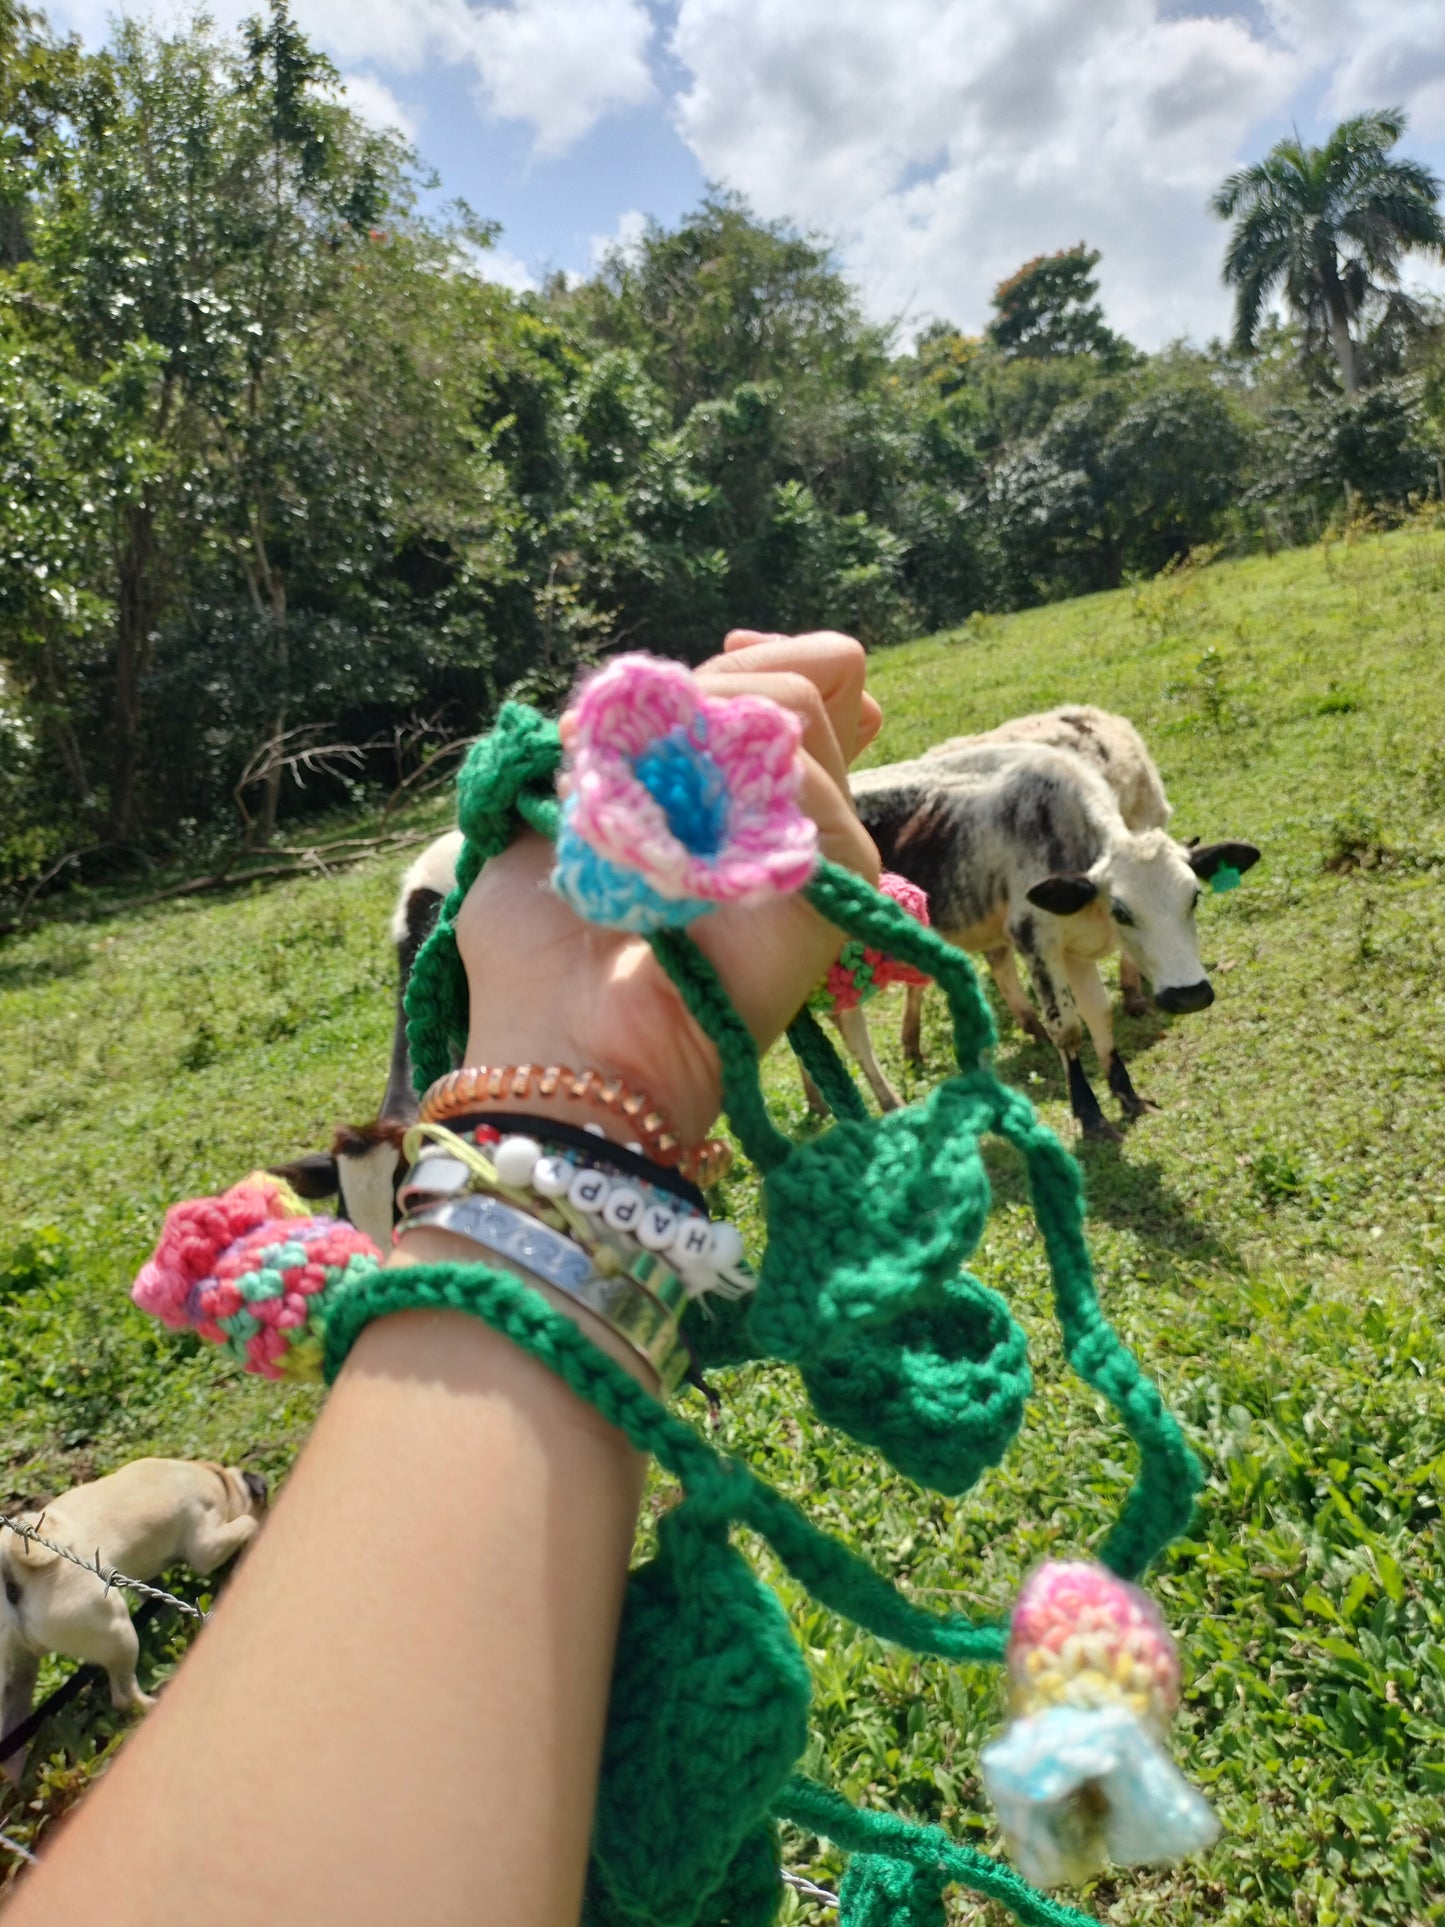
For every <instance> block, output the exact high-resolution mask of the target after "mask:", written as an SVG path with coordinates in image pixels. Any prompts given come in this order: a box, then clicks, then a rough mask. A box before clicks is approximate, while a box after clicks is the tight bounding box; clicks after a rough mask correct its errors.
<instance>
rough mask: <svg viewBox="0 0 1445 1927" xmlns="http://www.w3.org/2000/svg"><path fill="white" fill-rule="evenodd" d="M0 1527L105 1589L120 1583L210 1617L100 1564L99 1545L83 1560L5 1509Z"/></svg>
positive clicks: (189, 1614)
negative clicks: (90, 1575)
mask: <svg viewBox="0 0 1445 1927" xmlns="http://www.w3.org/2000/svg"><path fill="white" fill-rule="evenodd" d="M44 1523H45V1514H44V1513H43V1512H42V1513H41V1515H40V1524H41V1525H44ZM0 1526H5V1527H6V1528H7V1529H8V1530H9V1531H11V1532H13V1533H16V1534H17V1535H18V1536H19V1537H20V1538H22V1539H28V1540H29V1541H30V1542H31V1543H32V1544H34V1545H37V1546H44V1547H45V1549H46V1550H47V1552H54V1553H58V1554H59V1555H60V1557H61V1558H62V1559H68V1560H69V1561H70V1563H71V1565H72V1566H79V1567H80V1570H81V1571H82V1572H89V1573H93V1574H94V1575H95V1577H96V1578H97V1579H98V1580H99V1581H100V1582H101V1584H102V1585H103V1586H104V1588H105V1590H106V1591H107V1592H109V1591H110V1589H111V1587H112V1586H119V1587H120V1588H121V1589H122V1591H124V1592H133V1593H136V1594H138V1595H139V1596H140V1597H141V1598H142V1599H155V1600H158V1601H159V1602H160V1604H161V1605H163V1606H174V1607H175V1609H176V1611H177V1612H181V1613H185V1614H186V1616H187V1617H188V1618H190V1619H199V1620H202V1621H204V1620H206V1619H208V1618H209V1617H210V1614H209V1613H205V1612H202V1611H201V1608H200V1607H199V1606H193V1605H192V1604H191V1602H190V1600H189V1599H177V1598H176V1596H175V1594H174V1593H173V1592H166V1591H165V1589H164V1588H163V1587H161V1586H150V1585H147V1584H146V1582H145V1580H144V1579H128V1578H127V1577H126V1575H125V1574H124V1573H123V1572H117V1571H116V1569H115V1567H114V1566H104V1565H102V1564H101V1560H100V1548H99V1546H97V1547H96V1549H95V1556H94V1557H93V1558H91V1559H82V1558H81V1556H80V1554H79V1553H78V1552H76V1551H75V1550H74V1549H73V1548H72V1547H70V1546H61V1545H57V1544H56V1542H55V1541H54V1540H53V1539H47V1538H46V1537H45V1534H44V1533H43V1532H41V1531H40V1529H39V1527H38V1526H32V1525H27V1524H26V1522H25V1521H24V1520H23V1519H17V1518H15V1517H14V1516H13V1515H12V1514H10V1513H8V1512H0Z"/></svg>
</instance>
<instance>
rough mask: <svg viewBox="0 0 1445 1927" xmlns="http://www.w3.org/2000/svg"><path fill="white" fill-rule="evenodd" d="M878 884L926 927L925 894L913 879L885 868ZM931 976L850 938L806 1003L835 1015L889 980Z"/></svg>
mask: <svg viewBox="0 0 1445 1927" xmlns="http://www.w3.org/2000/svg"><path fill="white" fill-rule="evenodd" d="M878 888H879V889H880V890H881V891H882V892H883V894H884V896H885V897H892V899H893V901H894V902H895V903H896V904H897V905H898V906H899V908H900V909H902V910H906V911H907V912H908V914H909V916H910V917H912V918H913V919H914V921H915V922H917V923H921V924H922V925H923V926H924V928H925V929H927V928H928V896H927V893H926V892H925V891H923V890H920V889H919V887H918V885H917V884H916V883H910V882H909V881H908V878H907V877H901V876H896V875H895V874H894V872H893V871H892V870H885V871H884V872H883V874H882V876H881V877H879V879H878ZM932 981H933V980H932V978H931V977H928V976H927V975H925V973H924V972H923V971H921V970H918V969H915V968H914V966H913V965H912V964H906V963H903V962H901V961H900V960H899V959H898V958H897V957H888V956H885V955H884V953H883V952H882V951H881V950H871V949H869V948H868V946H867V945H866V944H863V943H860V942H859V941H858V940H857V938H856V937H855V938H852V939H850V940H849V942H847V943H845V944H844V945H843V948H842V949H841V950H840V951H839V952H838V960H837V962H836V963H834V964H833V965H832V966H831V967H830V969H829V971H828V974H827V976H826V977H825V978H824V980H823V982H822V983H821V984H820V985H819V986H818V989H817V990H816V991H815V992H814V994H813V995H812V997H810V998H809V1000H808V1001H809V1004H810V1005H811V1007H812V1008H813V1009H814V1010H818V1011H822V1012H823V1013H824V1014H825V1015H835V1014H836V1013H837V1012H838V1011H840V1010H853V1009H855V1008H856V1007H857V1005H859V1004H866V1003H867V1002H868V1000H869V998H870V997H876V996H877V995H878V993H879V991H880V990H886V989H887V988H888V986H889V985H890V984H927V983H931V982H932Z"/></svg>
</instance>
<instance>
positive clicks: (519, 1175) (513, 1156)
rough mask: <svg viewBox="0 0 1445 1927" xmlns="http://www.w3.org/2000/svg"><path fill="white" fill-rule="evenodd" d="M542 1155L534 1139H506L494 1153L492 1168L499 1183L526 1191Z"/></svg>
mask: <svg viewBox="0 0 1445 1927" xmlns="http://www.w3.org/2000/svg"><path fill="white" fill-rule="evenodd" d="M541 1155H542V1147H541V1145H540V1144H538V1143H537V1141H536V1140H535V1139H534V1138H530V1137H504V1138H503V1139H502V1141H501V1143H500V1144H498V1145H496V1146H495V1147H494V1149H493V1151H492V1167H493V1169H494V1170H495V1171H496V1174H497V1182H498V1183H499V1184H505V1185H510V1186H511V1187H512V1188H513V1189H514V1190H518V1191H524V1190H525V1189H526V1188H527V1186H528V1185H529V1184H530V1183H531V1182H532V1173H533V1171H535V1170H536V1168H537V1160H538V1158H539V1157H541Z"/></svg>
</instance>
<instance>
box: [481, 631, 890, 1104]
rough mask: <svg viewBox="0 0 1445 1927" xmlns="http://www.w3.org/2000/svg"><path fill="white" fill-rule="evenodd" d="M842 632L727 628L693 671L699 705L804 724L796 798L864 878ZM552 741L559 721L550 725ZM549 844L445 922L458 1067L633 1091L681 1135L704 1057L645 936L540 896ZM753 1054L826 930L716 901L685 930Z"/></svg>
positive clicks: (707, 1094)
mask: <svg viewBox="0 0 1445 1927" xmlns="http://www.w3.org/2000/svg"><path fill="white" fill-rule="evenodd" d="M865 666H866V658H865V656H864V653H863V650H862V648H861V647H860V646H859V644H858V643H856V642H854V641H853V640H852V639H851V638H850V637H848V636H841V635H835V634H831V633H824V634H819V635H810V636H797V637H785V636H762V635H759V634H757V633H756V632H754V631H752V630H734V631H733V632H732V634H730V635H729V636H728V638H727V640H726V643H725V644H724V653H723V654H722V655H721V656H715V657H713V659H712V660H711V661H710V662H707V663H704V664H703V666H702V668H701V669H700V670H699V671H698V672H697V673H698V678H699V681H700V682H701V683H702V684H703V686H704V688H705V689H706V690H707V692H708V694H709V695H713V696H732V695H742V694H745V693H746V694H750V695H759V696H767V697H770V698H771V699H772V700H773V701H774V702H776V703H779V704H780V705H781V706H782V707H783V708H785V709H790V710H792V711H793V713H794V714H795V715H797V716H798V717H799V718H800V719H801V721H802V723H803V746H802V750H801V752H800V754H801V757H802V764H803V782H802V789H801V796H800V802H801V807H802V808H803V810H804V811H805V812H806V813H807V814H808V815H809V816H810V817H811V818H812V819H813V821H814V822H815V823H816V824H817V826H818V839H819V845H820V848H821V850H822V853H823V855H824V856H826V857H828V858H830V859H831V860H832V861H833V862H835V863H839V864H842V865H843V866H844V867H846V868H847V869H850V870H853V871H856V872H857V873H858V874H859V875H860V876H864V877H867V878H868V879H869V881H870V882H876V880H877V876H878V853H877V851H876V850H875V849H874V847H873V843H872V841H871V839H870V838H869V836H868V833H867V832H866V830H864V828H863V826H862V824H861V823H860V822H859V821H858V817H857V813H856V812H855V810H854V808H853V804H852V799H851V798H850V796H849V794H848V782H847V772H848V766H849V764H850V763H851V762H852V761H853V760H854V758H855V757H856V756H858V755H859V754H860V752H861V751H862V750H863V749H865V748H866V747H867V745H868V744H869V743H870V742H871V741H872V740H873V738H874V736H876V735H877V733H878V729H879V726H880V723H881V721H882V715H881V712H880V710H879V708H878V705H877V703H876V702H875V701H874V700H873V698H872V697H871V696H870V695H868V694H867V692H866V690H865V689H864V674H865ZM563 720H564V733H565V723H566V719H565V718H564V719H563ZM551 864H552V852H551V848H550V846H549V845H548V844H547V843H546V842H545V840H544V839H543V838H541V837H539V836H536V835H534V834H531V833H528V834H526V835H523V836H519V837H518V838H517V839H516V841H515V842H514V843H513V844H512V845H511V847H510V848H509V849H508V850H506V851H505V852H504V854H503V855H502V856H500V857H497V858H494V859H493V861H492V862H490V863H488V864H487V866H486V867H485V869H484V870H483V871H482V874H481V875H480V876H479V877H478V878H477V881H476V882H475V884H474V885H473V886H472V888H471V890H470V891H469V892H468V895H467V898H466V901H465V902H464V903H463V905H462V908H461V912H460V914H459V915H458V917H457V924H456V930H457V944H458V948H459V950H460V953H461V958H462V962H463V964H464V965H465V967H466V973H467V982H468V986H469V989H470V993H471V1018H470V1035H469V1038H468V1043H467V1062H468V1063H469V1064H516V1063H523V1062H528V1063H533V1064H548V1063H564V1064H570V1065H572V1066H573V1067H574V1068H576V1069H581V1068H582V1067H583V1066H586V1065H591V1066H594V1067H595V1068H597V1069H601V1070H609V1071H613V1072H615V1073H616V1074H617V1075H618V1076H621V1077H623V1078H625V1079H626V1080H627V1081H628V1083H630V1084H633V1085H636V1086H638V1087H640V1088H641V1089H643V1090H645V1091H646V1092H647V1093H648V1095H649V1096H650V1097H652V1098H653V1099H654V1101H655V1102H657V1103H658V1104H660V1105H661V1106H662V1107H663V1108H664V1109H665V1110H666V1111H667V1112H668V1114H669V1115H670V1116H671V1118H672V1119H673V1121H674V1123H675V1124H676V1126H677V1128H678V1129H679V1130H680V1131H681V1133H682V1134H683V1136H684V1137H685V1138H686V1139H688V1140H689V1141H695V1140H696V1139H699V1138H701V1137H703V1136H704V1135H705V1134H706V1132H707V1128H708V1126H709V1125H710V1124H711V1122H712V1120H713V1119H714V1118H715V1117H716V1115H717V1111H718V1105H719V1076H718V1064H717V1056H716V1053H715V1051H714V1049H713V1047H712V1044H711V1043H710V1042H709V1040H708V1039H707V1038H706V1037H705V1036H704V1035H703V1033H702V1031H701V1030H700V1029H699V1028H698V1026H697V1025H696V1024H695V1023H694V1022H693V1020H692V1018H691V1017H690V1016H689V1015H688V1013H687V1011H686V1009H685V1008H684V1006H683V1003H682V1000H681V998H680V997H679V996H678V994H677V992H676V991H675V990H674V988H673V986H672V984H671V983H670V981H669V980H668V978H667V976H666V975H665V974H664V972H663V970H662V968H661V966H660V965H659V964H658V963H657V961H656V959H655V958H654V956H653V954H652V951H651V948H650V947H649V945H648V944H647V942H646V941H645V940H644V939H643V938H641V937H636V936H630V935H627V934H625V933H623V932H620V931H613V930H602V929H598V928H597V927H596V926H594V925H590V924H587V923H584V922H583V921H582V919H581V918H579V917H578V916H577V915H576V914H575V913H574V912H573V911H572V910H570V909H569V908H568V906H567V905H566V904H564V903H563V902H562V901H561V899H560V898H559V897H557V896H555V895H554V894H553V893H552V891H551V890H550V889H549V888H548V887H547V876H548V872H549V871H550V869H551ZM691 931H692V935H693V937H694V939H695V940H696V942H697V945H698V948H699V949H700V950H702V951H703V952H704V953H705V955H706V956H707V957H708V958H709V959H710V961H711V962H712V964H713V965H714V967H715V968H716V969H717V971H718V973H719V975H720V976H721V978H722V980H723V983H724V984H725V985H726V987H727V990H728V994H729V995H730V996H731V998H732V1000H733V1002H734V1004H735V1005H736V1007H737V1009H738V1012H739V1014H740V1015H741V1017H742V1018H743V1021H744V1022H745V1023H746V1024H747V1025H748V1027H749V1029H750V1030H751V1031H752V1033H753V1036H754V1037H755V1038H756V1040H757V1042H758V1046H759V1048H760V1049H765V1048H766V1047H767V1046H768V1045H769V1044H771V1043H772V1041H773V1040H774V1038H776V1037H777V1036H779V1035H780V1033H781V1032H782V1031H783V1030H784V1029H785V1028H786V1027H787V1025H788V1024H789V1023H790V1022H791V1021H792V1019H793V1017H794V1016H795V1015H796V1014H797V1011H798V1009H799V1006H800V1005H801V1004H802V1003H803V1001H804V999H805V998H806V997H807V995H808V993H809V991H810V990H811V989H812V988H813V986H814V984H816V983H817V982H818V980H819V979H820V978H821V977H822V976H823V974H824V973H825V972H826V970H827V968H828V966H829V964H830V963H831V962H832V961H833V959H834V957H835V956H836V955H837V951H838V946H839V943H840V942H841V937H840V934H839V932H838V931H837V930H836V929H835V928H834V927H833V926H832V925H831V924H828V923H826V922H825V921H824V920H823V919H822V918H821V917H819V916H818V915H817V913H816V912H815V911H814V910H812V909H811V908H810V907H809V905H808V904H807V903H805V902H804V901H803V899H802V898H801V897H799V896H791V897H779V898H775V899H772V900H770V901H768V902H766V903H762V904H748V905H730V906H727V907H725V908H722V909H719V910H717V911H715V912H713V913H712V914H711V915H709V916H706V917H703V918H701V919H700V920H699V921H698V922H697V923H695V924H694V925H692V926H691Z"/></svg>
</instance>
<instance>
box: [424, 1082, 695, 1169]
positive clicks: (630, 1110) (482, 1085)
mask: <svg viewBox="0 0 1445 1927" xmlns="http://www.w3.org/2000/svg"><path fill="white" fill-rule="evenodd" d="M534 1096H535V1097H564V1098H568V1099H570V1100H572V1101H574V1102H576V1103H580V1104H585V1105H588V1106H589V1107H591V1108H592V1109H594V1110H601V1111H606V1112H608V1113H609V1114H610V1115H611V1116H613V1117H622V1118H626V1120H627V1122H628V1124H630V1125H631V1127H632V1129H633V1130H634V1131H635V1132H636V1134H637V1141H638V1143H639V1144H640V1145H641V1147H642V1153H641V1154H642V1155H643V1156H644V1157H646V1158H649V1159H650V1160H651V1161H652V1162H653V1163H654V1164H662V1165H668V1166H675V1167H676V1168H677V1169H678V1170H679V1171H680V1172H681V1173H682V1175H683V1176H684V1177H685V1178H687V1179H688V1180H689V1181H690V1182H691V1183H693V1184H697V1185H699V1186H701V1187H702V1188H703V1189H706V1188H707V1186H708V1185H710V1184H716V1183H717V1181H718V1179H719V1178H721V1177H723V1176H724V1175H725V1173H726V1172H727V1170H728V1167H729V1166H730V1165H731V1163H732V1156H733V1154H732V1146H731V1145H730V1144H729V1143H728V1142H727V1141H726V1139H724V1138H708V1139H707V1140H706V1141H705V1142H704V1143H702V1144H684V1143H683V1141H682V1138H681V1137H680V1135H679V1134H678V1132H677V1131H675V1130H674V1129H673V1126H672V1122H671V1120H670V1119H669V1117H668V1115H667V1113H666V1111H664V1110H661V1109H659V1107H658V1106H657V1105H655V1104H654V1103H653V1101H652V1099H651V1098H650V1097H649V1096H648V1095H647V1093H646V1091H638V1090H633V1089H632V1088H631V1086H630V1085H628V1084H627V1083H626V1082H625V1081H624V1080H623V1079H622V1078H620V1077H613V1076H607V1075H604V1073H603V1072H601V1071H595V1070H581V1071H574V1070H571V1069H569V1067H568V1066H567V1065H565V1064H548V1065H547V1066H546V1067H545V1068H543V1069H540V1070H539V1069H538V1067H537V1066H536V1065H535V1064H501V1065H490V1066H489V1065H486V1064H475V1065H468V1066H467V1067H466V1068H464V1069H462V1070H457V1071H449V1072H448V1073H447V1075H446V1076H445V1077H439V1078H438V1079H437V1081H436V1082H435V1083H434V1084H433V1085H432V1086H431V1087H430V1089H429V1090H428V1091H427V1092H426V1094H425V1095H424V1096H423V1098H422V1100H421V1113H420V1115H421V1120H422V1122H423V1123H425V1124H445V1123H447V1122H449V1121H450V1120H451V1119H452V1118H454V1117H460V1116H462V1115H463V1114H464V1113H465V1112H467V1111H475V1110H477V1109H479V1108H480V1107H481V1103H482V1101H483V1100H486V1101H489V1102H491V1103H496V1102H497V1100H498V1099H499V1098H509V1097H511V1098H517V1099H519V1100H523V1099H526V1098H529V1097H534Z"/></svg>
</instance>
